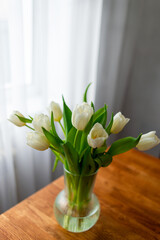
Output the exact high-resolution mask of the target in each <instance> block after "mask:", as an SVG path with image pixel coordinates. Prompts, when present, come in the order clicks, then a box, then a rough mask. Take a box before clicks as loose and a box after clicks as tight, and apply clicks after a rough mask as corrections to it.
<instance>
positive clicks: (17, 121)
mask: <svg viewBox="0 0 160 240" xmlns="http://www.w3.org/2000/svg"><path fill="white" fill-rule="evenodd" d="M16 115H18V116H20V117H24V116H23V115H22V114H21V113H20V112H18V111H13V112H12V114H11V115H10V116H9V118H8V120H9V121H10V122H12V123H13V124H15V125H16V126H18V127H23V126H25V125H26V123H24V122H22V121H21V120H20V119H19V118H18V117H17V116H16Z"/></svg>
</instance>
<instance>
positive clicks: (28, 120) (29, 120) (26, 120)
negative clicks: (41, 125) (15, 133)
mask: <svg viewBox="0 0 160 240" xmlns="http://www.w3.org/2000/svg"><path fill="white" fill-rule="evenodd" d="M15 115H16V116H17V117H18V118H19V120H20V121H21V122H24V123H32V120H31V119H29V118H25V117H20V116H18V115H17V114H15Z"/></svg>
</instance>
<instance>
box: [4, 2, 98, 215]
mask: <svg viewBox="0 0 160 240" xmlns="http://www.w3.org/2000/svg"><path fill="white" fill-rule="evenodd" d="M0 9H1V10H0V212H3V211H5V210H6V209H8V208H9V207H11V206H13V205H14V204H15V203H17V202H18V201H20V200H22V199H24V198H26V197H27V196H29V195H30V194H32V193H33V192H35V191H36V190H37V189H39V188H41V187H43V186H45V185H46V184H47V183H49V182H50V181H51V180H52V179H53V178H54V177H55V176H56V177H57V176H58V175H59V174H60V173H61V172H62V171H61V166H59V172H58V173H57V172H56V173H55V174H52V171H51V170H52V164H53V156H52V157H51V154H50V151H49V150H48V151H44V152H38V151H36V150H34V149H31V148H30V147H29V146H27V145H26V140H25V133H26V131H28V130H27V129H25V128H18V127H16V126H14V125H12V124H11V123H10V122H8V121H7V117H8V116H9V114H10V113H11V112H12V110H14V109H15V110H19V111H20V112H22V113H23V114H24V115H25V116H27V115H32V116H34V113H35V112H44V113H47V111H46V107H47V105H48V104H49V102H50V101H51V100H54V101H57V102H59V103H60V104H61V105H62V100H61V96H62V94H63V95H64V97H65V99H66V102H67V103H68V105H69V106H70V107H71V108H73V106H74V105H75V104H76V103H78V102H81V100H82V94H83V91H84V89H85V87H86V85H87V84H88V83H89V82H91V81H92V82H94V81H95V79H96V74H97V60H98V49H99V47H98V46H99V38H100V25H101V11H102V1H101V0H99V1H96V0H94V1H93V0H92V1H91V0H85V1H79V0H77V1H75V0H67V1H64V0H23V1H22V0H8V1H7V0H0ZM95 87H96V84H93V86H92V89H91V91H90V96H91V98H92V99H94V97H95Z"/></svg>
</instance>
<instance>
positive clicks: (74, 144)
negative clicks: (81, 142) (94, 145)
mask: <svg viewBox="0 0 160 240" xmlns="http://www.w3.org/2000/svg"><path fill="white" fill-rule="evenodd" d="M78 133H79V130H78V129H77V131H76V135H75V138H74V143H73V147H74V148H75V146H76V140H77V136H78Z"/></svg>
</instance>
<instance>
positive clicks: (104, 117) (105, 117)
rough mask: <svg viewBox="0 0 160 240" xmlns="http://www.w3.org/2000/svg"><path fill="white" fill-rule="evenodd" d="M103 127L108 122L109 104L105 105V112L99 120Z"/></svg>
mask: <svg viewBox="0 0 160 240" xmlns="http://www.w3.org/2000/svg"><path fill="white" fill-rule="evenodd" d="M99 122H100V123H101V124H102V126H103V127H105V126H106V122H107V105H106V104H105V105H104V113H103V114H102V116H101V119H100V121H99Z"/></svg>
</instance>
